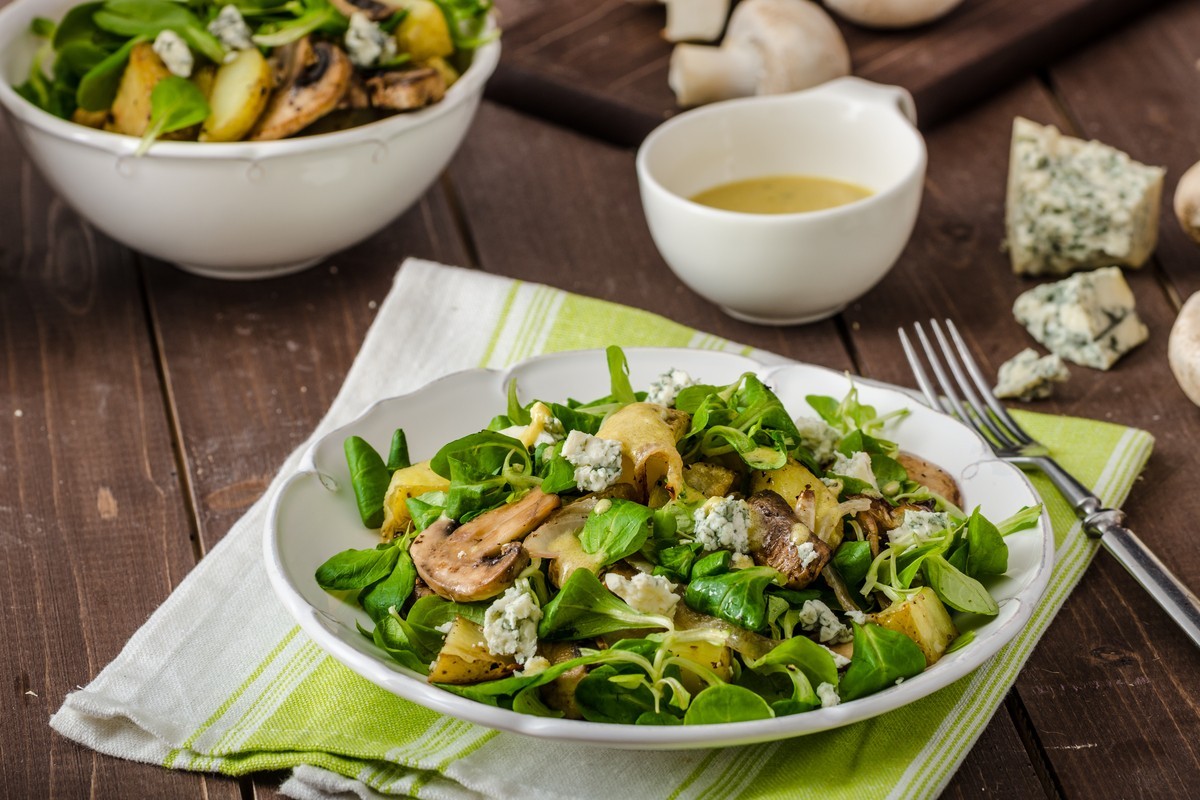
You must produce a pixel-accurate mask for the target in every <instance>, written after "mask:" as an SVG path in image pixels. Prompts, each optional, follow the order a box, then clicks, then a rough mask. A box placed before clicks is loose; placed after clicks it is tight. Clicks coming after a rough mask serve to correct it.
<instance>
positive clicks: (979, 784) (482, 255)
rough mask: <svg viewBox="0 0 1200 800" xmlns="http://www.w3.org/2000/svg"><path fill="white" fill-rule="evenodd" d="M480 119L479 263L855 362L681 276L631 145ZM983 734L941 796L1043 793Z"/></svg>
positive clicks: (475, 150) (464, 161)
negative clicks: (665, 247) (653, 225)
mask: <svg viewBox="0 0 1200 800" xmlns="http://www.w3.org/2000/svg"><path fill="white" fill-rule="evenodd" d="M478 124H479V125H481V126H483V127H484V128H485V129H486V130H487V131H488V132H489V135H488V136H481V137H468V139H467V143H466V145H465V146H464V148H463V151H462V152H461V153H460V154H459V156H458V157H457V158H456V159H455V161H454V162H453V164H452V165H451V171H450V174H451V179H452V181H453V185H454V188H455V194H456V196H457V197H458V198H459V202H460V203H461V206H462V209H463V212H464V217H465V219H466V221H467V225H468V228H469V230H470V233H471V238H472V240H473V241H474V243H475V246H476V249H477V251H478V254H479V261H480V266H481V267H482V268H483V269H485V270H487V271H489V272H498V273H501V274H504V275H508V276H511V277H516V278H521V279H524V280H536V281H541V282H543V283H548V284H550V285H553V286H558V287H559V288H563V289H567V290H568V291H577V292H582V293H584V294H588V295H591V296H593V297H600V298H602V299H608V300H615V301H618V302H622V303H626V304H629V305H633V306H638V307H640V308H645V309H647V310H650V311H654V312H656V313H659V314H663V315H665V316H668V317H670V318H671V319H674V320H676V321H679V322H682V323H684V324H687V325H693V326H696V327H699V328H700V329H702V330H708V331H711V332H713V333H716V334H718V335H720V336H724V337H727V338H729V339H732V340H734V341H739V342H746V343H749V344H753V345H755V346H758V347H763V348H767V349H770V350H772V351H774V352H777V353H782V354H784V355H789V356H791V357H793V358H800V359H804V360H806V361H811V362H815V363H818V364H824V365H826V366H831V367H834V368H835V369H850V368H852V362H851V359H850V356H849V354H848V353H847V352H846V351H845V349H844V347H843V344H842V340H841V338H840V336H839V334H838V331H837V329H836V327H835V325H834V324H833V323H832V322H825V323H818V324H814V325H808V326H803V327H791V328H768V327H762V326H755V325H747V324H745V323H741V322H736V321H734V320H732V319H729V318H727V317H725V316H724V315H722V314H721V313H720V312H719V311H718V310H717V309H716V308H715V307H714V306H713V305H712V304H710V303H708V302H706V301H704V300H702V299H701V298H699V297H698V296H697V295H695V294H694V293H692V292H691V291H690V290H688V289H687V288H686V287H684V286H683V285H682V284H681V283H679V281H678V280H677V279H676V278H675V277H674V275H673V274H671V272H670V271H669V270H668V269H667V267H666V265H665V264H663V262H662V260H661V259H660V258H659V256H658V254H657V251H655V249H654V245H653V242H651V241H650V235H649V231H648V230H647V229H646V227H645V221H644V219H643V217H642V214H641V208H640V202H639V200H638V194H637V183H636V180H635V177H634V172H633V156H632V154H631V153H630V152H628V151H626V150H621V149H618V148H614V147H611V146H608V145H604V144H601V143H598V142H595V141H592V140H589V139H586V138H584V137H581V136H579V135H577V134H574V133H571V132H569V131H564V130H561V129H557V128H554V127H550V126H547V125H545V124H542V123H539V122H537V121H535V120H532V119H530V118H527V117H525V116H523V115H521V114H517V113H515V112H513V111H511V110H508V109H504V108H501V107H498V106H494V105H488V104H485V105H484V107H483V108H482V109H481V110H480V117H479V123H478ZM564 186H569V187H572V190H571V191H569V192H564V191H563V187H564ZM514 197H519V198H520V202H519V203H514V202H513V198H514ZM980 742H981V744H980V745H978V746H976V747H975V748H974V749H973V750H972V751H971V754H970V755H969V756H968V757H967V761H966V763H965V764H964V765H963V767H962V769H961V770H960V771H959V773H958V774H957V775H956V776H955V778H954V780H953V782H952V783H951V786H950V788H949V790H948V791H949V796H952V797H968V796H970V797H978V796H980V794H981V793H982V794H983V795H984V796H996V797H1029V796H1033V795H1032V794H1031V793H1040V791H1041V789H1040V785H1039V784H1038V783H1037V780H1036V777H1035V775H1034V771H1033V768H1032V766H1031V764H1030V761H1029V759H1028V757H1027V755H1026V753H1025V750H1024V749H1023V747H1022V745H1021V741H1020V739H1019V737H1018V736H1017V735H1016V732H1015V728H1014V727H1013V723H1012V721H1011V720H1010V719H1009V718H1008V717H1007V715H1006V713H1005V712H1004V711H1003V710H1001V712H1000V713H999V715H998V716H997V719H996V720H994V721H993V723H992V724H991V725H990V726H989V728H988V730H987V732H986V733H985V735H984V736H983V738H981V740H980Z"/></svg>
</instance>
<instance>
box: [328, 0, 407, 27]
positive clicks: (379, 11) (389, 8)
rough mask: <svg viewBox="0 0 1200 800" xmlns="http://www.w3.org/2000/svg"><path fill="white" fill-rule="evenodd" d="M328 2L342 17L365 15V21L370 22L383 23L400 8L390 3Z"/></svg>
mask: <svg viewBox="0 0 1200 800" xmlns="http://www.w3.org/2000/svg"><path fill="white" fill-rule="evenodd" d="M329 2H330V3H331V4H332V5H333V7H334V8H336V9H337V10H338V11H340V12H341V13H342V16H344V17H347V18H349V17H352V16H354V15H355V14H366V15H367V19H369V20H371V21H372V22H383V21H384V20H385V19H387V18H388V17H390V16H392V15H393V14H395V13H396V12H397V11H399V10H400V8H401V6H397V5H392V4H391V3H381V2H378V0H329Z"/></svg>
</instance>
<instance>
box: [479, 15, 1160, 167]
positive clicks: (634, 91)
mask: <svg viewBox="0 0 1200 800" xmlns="http://www.w3.org/2000/svg"><path fill="white" fill-rule="evenodd" d="M1157 2H1158V0H1019V1H1018V0H966V2H965V3H964V4H963V5H962V6H960V7H959V8H958V9H956V10H955V11H953V12H951V14H950V15H949V16H947V17H945V18H943V19H942V20H940V21H938V22H936V23H934V24H931V25H926V26H922V27H919V28H914V29H909V30H904V31H874V30H868V29H865V28H862V27H858V26H855V25H852V24H850V23H846V22H844V21H840V20H839V26H840V28H841V29H842V31H843V34H844V36H845V39H846V42H847V45H848V47H849V49H850V53H851V59H852V61H853V64H854V73H855V74H856V75H860V76H862V77H864V78H869V79H870V80H875V81H880V82H882V83H894V84H898V85H900V86H903V87H905V88H907V89H908V90H909V91H911V92H912V93H913V95H914V98H915V99H916V104H917V109H918V117H919V118H920V120H921V124H922V126H923V127H931V126H933V125H936V124H937V123H939V122H941V121H942V120H944V119H947V118H949V117H950V116H951V115H952V114H954V113H956V112H957V111H960V110H962V109H963V108H966V107H968V106H970V105H972V104H974V103H977V102H979V101H980V100H981V99H982V98H984V97H987V96H988V95H990V94H991V93H993V92H994V91H996V90H998V89H1000V88H1002V87H1004V86H1006V85H1008V84H1010V83H1012V82H1013V81H1014V80H1016V79H1019V78H1021V77H1024V76H1025V75H1026V74H1028V73H1029V72H1030V71H1031V70H1033V69H1035V68H1038V67H1042V66H1046V65H1047V64H1050V63H1052V62H1053V60H1054V59H1056V58H1057V57H1059V56H1061V55H1062V54H1064V53H1069V52H1071V51H1072V50H1073V49H1074V48H1076V47H1078V46H1079V45H1080V44H1082V43H1084V42H1086V41H1088V40H1089V39H1091V38H1093V37H1095V36H1097V35H1099V34H1101V33H1103V32H1106V31H1109V30H1112V29H1113V28H1115V27H1116V26H1117V25H1119V24H1120V23H1122V22H1124V21H1125V20H1127V19H1129V18H1131V17H1133V16H1135V15H1137V14H1139V13H1142V12H1144V11H1145V10H1146V9H1147V8H1149V7H1151V6H1152V5H1154V4H1156V3H1157ZM500 12H501V14H500V17H501V20H502V23H503V24H504V25H505V33H504V56H503V60H502V62H501V65H500V68H499V70H498V71H497V73H496V76H495V77H494V79H493V80H492V82H491V84H490V85H489V88H488V94H489V97H491V98H492V99H494V100H496V101H498V102H501V103H504V104H506V105H509V106H511V107H513V108H516V109H518V110H522V111H525V112H527V113H534V114H536V115H537V116H539V117H542V118H545V119H549V120H552V121H555V122H558V123H560V124H564V125H567V126H568V127H573V128H576V129H578V130H583V131H586V132H588V133H590V134H592V135H594V136H600V137H601V138H604V139H606V140H608V141H612V142H615V143H618V144H622V145H627V146H629V145H634V144H637V143H638V142H639V141H641V139H642V138H643V137H644V136H645V135H646V134H647V133H649V131H650V130H651V129H653V128H654V127H655V126H656V125H657V124H659V123H660V122H661V121H662V120H663V119H665V118H666V117H667V116H669V115H671V114H673V113H675V111H676V105H675V100H674V96H673V95H672V94H671V90H670V88H669V87H668V85H667V66H668V62H669V59H670V55H671V48H672V45H671V43H669V42H666V41H665V40H663V38H662V36H661V33H660V31H661V29H662V26H663V25H664V20H665V17H664V13H665V12H664V9H663V7H662V6H661V5H659V4H657V3H652V2H651V3H635V2H628V0H601V1H600V2H593V0H554V1H553V2H551V0H503V2H501V3H500Z"/></svg>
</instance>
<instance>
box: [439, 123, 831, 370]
mask: <svg viewBox="0 0 1200 800" xmlns="http://www.w3.org/2000/svg"><path fill="white" fill-rule="evenodd" d="M477 125H479V126H480V128H481V129H483V130H487V131H488V132H489V135H488V136H480V137H468V138H467V142H466V144H465V145H464V147H463V149H462V151H461V152H460V153H459V155H458V157H457V158H456V159H455V160H454V162H453V163H452V164H451V166H450V176H451V179H452V181H453V184H454V187H455V193H456V196H457V198H458V201H459V203H460V204H461V206H462V209H463V213H464V217H465V219H466V220H467V225H468V227H469V230H470V233H471V238H472V240H473V241H474V243H475V247H476V249H477V251H478V254H479V261H480V266H481V267H482V268H483V269H485V270H487V271H488V272H495V273H498V274H502V275H508V276H510V277H514V278H521V279H523V280H531V281H540V282H542V283H547V284H550V285H551V286H557V287H558V288H560V289H566V290H567V291H572V292H579V293H581V294H586V295H590V296H592V297H599V298H601V299H603V300H613V301H616V302H621V303H625V304H627V305H632V306H636V307H638V308H644V309H646V310H648V311H653V312H655V313H657V314H661V315H663V316H666V317H669V318H671V319H673V320H675V321H677V322H681V323H683V324H685V325H691V326H693V327H697V328H700V329H702V330H706V331H708V332H710V333H715V334H717V335H719V336H723V337H725V338H727V339H731V340H733V341H735V342H743V343H745V344H751V345H754V346H757V347H763V348H766V349H770V350H773V351H775V352H779V353H783V354H786V355H791V356H793V357H797V358H804V359H805V360H807V361H812V362H815V363H818V364H825V365H827V366H830V367H833V368H834V369H848V368H850V366H851V362H850V360H849V358H848V357H847V354H846V351H845V348H844V347H843V346H842V344H841V342H840V340H839V338H838V335H837V330H836V327H835V325H834V324H833V323H832V322H822V323H817V324H815V325H809V326H806V327H803V328H768V327H762V326H757V325H749V324H746V323H743V322H737V321H735V320H733V319H730V318H728V317H726V316H725V315H723V314H721V313H720V311H718V310H717V308H716V307H715V306H714V305H713V304H711V303H709V302H708V301H706V300H704V299H702V298H700V297H699V296H698V295H696V294H695V293H694V292H692V291H691V290H690V289H688V288H687V287H686V286H684V285H683V284H682V283H681V282H680V281H679V279H678V278H676V277H675V275H674V274H673V273H672V272H671V271H670V269H669V268H668V267H667V265H666V264H665V263H664V262H663V260H662V258H661V257H660V256H659V255H658V251H657V250H656V249H655V248H654V242H653V241H652V240H651V239H650V231H649V229H648V228H647V227H646V221H645V217H644V215H643V214H642V206H641V200H640V198H639V196H638V189H637V179H636V176H635V174H634V168H633V154H632V153H630V152H629V151H627V150H622V149H619V148H615V147H612V146H609V145H606V144H602V143H600V142H597V141H594V140H592V139H589V138H587V137H583V136H580V135H578V134H574V133H571V132H569V131H564V130H562V129H559V128H555V127H553V126H549V125H545V124H543V123H540V122H538V121H536V120H534V119H531V118H529V117H526V116H524V115H522V114H518V113H516V112H513V111H511V110H509V109H506V108H503V107H501V106H497V105H494V104H488V103H485V104H484V106H483V107H482V108H481V109H480V114H479V121H478V123H477ZM514 198H520V201H519V202H514ZM731 268H733V265H731Z"/></svg>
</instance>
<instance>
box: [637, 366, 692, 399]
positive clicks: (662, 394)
mask: <svg viewBox="0 0 1200 800" xmlns="http://www.w3.org/2000/svg"><path fill="white" fill-rule="evenodd" d="M695 385H696V379H695V378H693V377H692V376H691V375H689V374H687V373H686V372H684V371H683V370H681V369H675V368H674V367H672V368H671V369H669V370H667V371H666V372H664V373H663V374H662V375H659V376H658V380H656V381H655V382H654V383H652V384H651V385H650V392H649V394H647V395H646V402H647V403H658V404H659V405H660V406H673V405H675V398H676V397H678V396H679V393H680V392H681V391H682V390H684V389H686V388H687V387H689V386H695Z"/></svg>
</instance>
